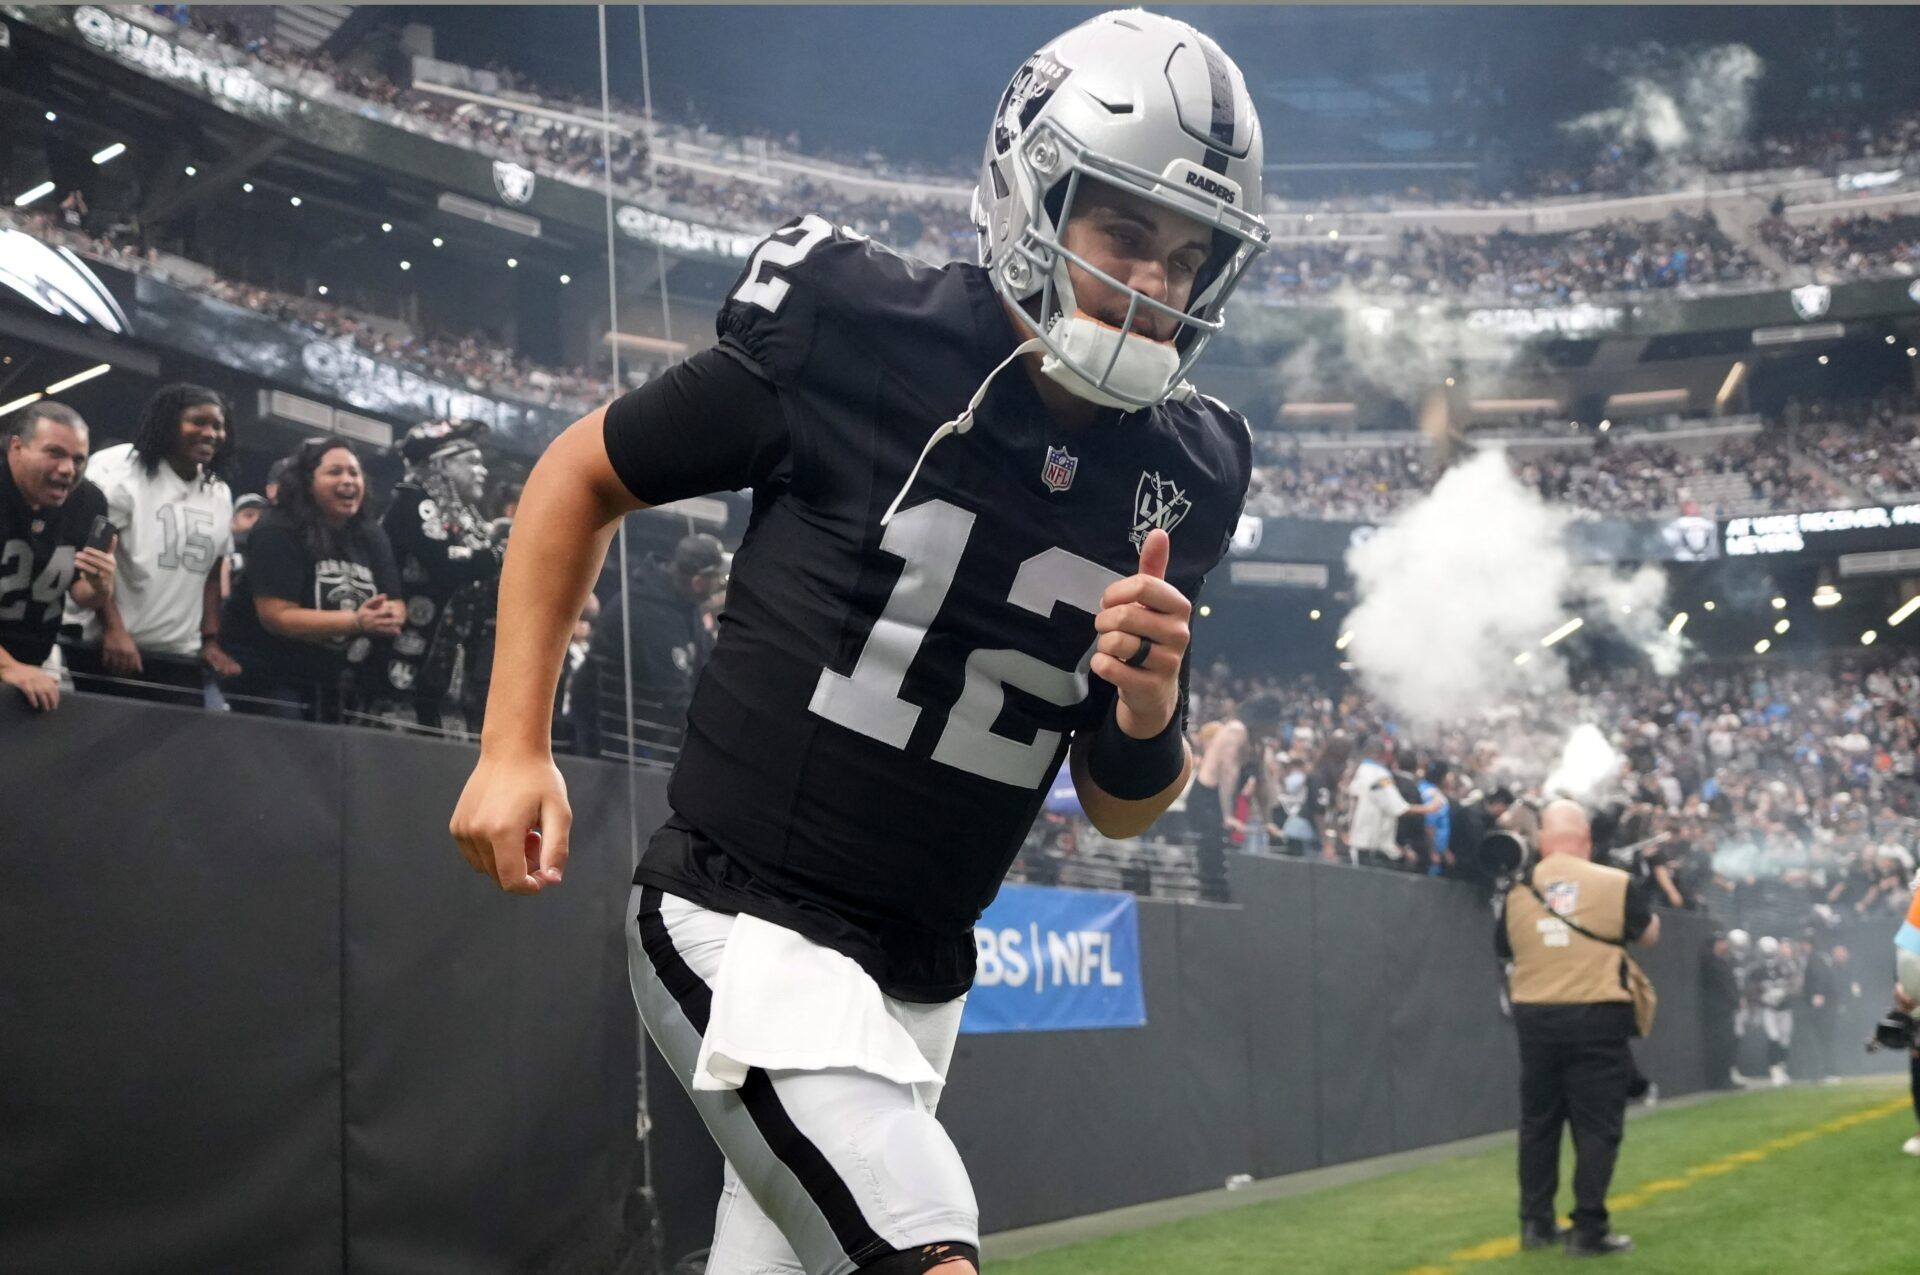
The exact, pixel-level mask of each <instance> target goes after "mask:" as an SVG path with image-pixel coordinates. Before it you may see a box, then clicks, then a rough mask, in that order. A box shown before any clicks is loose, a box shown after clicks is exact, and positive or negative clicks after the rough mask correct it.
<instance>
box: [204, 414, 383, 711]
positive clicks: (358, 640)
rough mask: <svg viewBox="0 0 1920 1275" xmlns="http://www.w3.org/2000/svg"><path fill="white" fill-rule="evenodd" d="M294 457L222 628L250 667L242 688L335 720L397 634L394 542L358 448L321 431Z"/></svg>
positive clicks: (237, 688) (238, 687)
mask: <svg viewBox="0 0 1920 1275" xmlns="http://www.w3.org/2000/svg"><path fill="white" fill-rule="evenodd" d="M292 459H293V467H292V470H291V471H290V472H289V473H288V475H287V481H286V482H285V483H284V484H283V485H282V486H281V488H280V490H279V491H278V493H276V496H277V498H276V500H275V503H274V507H273V508H272V509H271V510H269V511H268V512H267V514H266V515H265V516H264V517H262V518H261V519H260V522H259V524H258V525H257V526H255V527H254V529H253V536H252V539H251V541H250V542H249V544H248V547H247V570H246V573H245V575H243V576H242V577H241V580H240V584H239V587H238V588H236V589H235V591H234V594H233V596H232V597H231V598H229V599H228V601H227V610H226V616H225V622H224V630H223V631H224V632H225V634H226V635H227V636H228V638H229V646H230V647H231V648H232V649H233V651H234V652H235V658H236V659H238V660H239V661H240V665H241V667H242V668H244V669H245V670H246V673H245V675H244V676H243V677H242V678H241V679H240V680H239V681H237V682H236V683H235V684H234V685H233V687H232V689H233V691H234V693H235V694H236V695H239V696H246V697H252V698H258V699H266V700H272V701H278V702H279V705H277V706H276V707H275V708H269V709H268V710H266V711H269V712H274V711H276V708H281V706H284V705H286V704H289V703H298V704H300V705H301V706H302V707H303V709H304V712H303V713H302V714H301V715H302V716H307V717H309V718H317V719H319V720H332V719H335V718H337V717H338V715H339V692H340V684H341V682H342V680H343V678H345V677H346V676H347V675H348V674H349V673H350V672H351V671H352V670H354V669H355V668H357V667H358V666H359V665H361V664H362V663H364V662H365V661H366V660H367V659H368V658H370V656H371V655H372V653H373V651H374V644H375V642H376V641H377V640H379V639H385V638H392V637H393V636H394V635H396V634H398V633H399V632H400V629H401V626H402V624H403V623H404V622H405V620H406V607H405V604H404V603H402V602H401V601H399V599H398V598H397V597H395V596H394V595H396V594H398V593H399V592H400V587H401V586H400V572H399V570H398V568H397V567H395V565H394V559H393V548H392V546H391V545H390V544H389V543H388V542H387V537H386V533H385V532H383V531H381V529H380V527H379V524H377V523H376V522H374V521H373V520H372V519H371V518H369V517H367V514H366V491H367V484H366V477H365V475H364V474H363V473H362V472H361V469H360V460H359V458H358V457H357V456H355V455H354V453H353V449H352V448H351V447H349V446H347V445H346V444H345V443H343V442H339V441H338V440H335V439H328V438H314V439H308V440H307V441H306V442H305V443H302V444H301V445H300V448H299V450H298V451H296V452H295V453H294V454H293V458H292ZM242 652H244V654H242ZM242 702H243V703H244V701H242ZM282 711H283V709H282Z"/></svg>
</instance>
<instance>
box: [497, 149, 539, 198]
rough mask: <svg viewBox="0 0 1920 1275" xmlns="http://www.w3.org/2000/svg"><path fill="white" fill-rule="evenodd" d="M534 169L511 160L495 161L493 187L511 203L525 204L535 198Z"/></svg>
mask: <svg viewBox="0 0 1920 1275" xmlns="http://www.w3.org/2000/svg"><path fill="white" fill-rule="evenodd" d="M533 182H534V176H533V170H532V169H531V168H522V167H521V166H520V165H518V164H515V163H512V162H511V161H509V160H504V159H496V160H494V161H493V188H494V189H495V190H497V191H499V192H500V198H502V199H504V200H506V201H507V202H508V203H510V204H516V205H518V204H524V203H527V202H529V201H530V200H532V198H533Z"/></svg>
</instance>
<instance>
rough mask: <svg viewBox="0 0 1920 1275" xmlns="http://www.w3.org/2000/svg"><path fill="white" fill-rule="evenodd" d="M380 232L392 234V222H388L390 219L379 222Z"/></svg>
mask: <svg viewBox="0 0 1920 1275" xmlns="http://www.w3.org/2000/svg"><path fill="white" fill-rule="evenodd" d="M380 233H381V234H383V235H390V234H392V233H393V223H392V222H390V221H383V222H381V223H380Z"/></svg>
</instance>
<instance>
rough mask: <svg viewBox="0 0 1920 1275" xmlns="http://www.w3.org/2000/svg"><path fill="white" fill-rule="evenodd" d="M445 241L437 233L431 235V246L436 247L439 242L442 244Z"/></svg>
mask: <svg viewBox="0 0 1920 1275" xmlns="http://www.w3.org/2000/svg"><path fill="white" fill-rule="evenodd" d="M445 242H446V240H444V239H442V238H441V237H440V236H439V235H435V236H434V237H433V246H434V247H436V248H438V247H439V246H440V245H441V244H444V243H445Z"/></svg>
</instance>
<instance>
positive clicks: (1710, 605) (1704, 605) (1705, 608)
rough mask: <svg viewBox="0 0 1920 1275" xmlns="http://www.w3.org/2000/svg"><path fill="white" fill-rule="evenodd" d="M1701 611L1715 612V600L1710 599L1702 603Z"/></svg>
mask: <svg viewBox="0 0 1920 1275" xmlns="http://www.w3.org/2000/svg"><path fill="white" fill-rule="evenodd" d="M1700 609H1701V610H1703V611H1711V610H1713V600H1712V599H1708V600H1707V601H1705V602H1702V603H1701V604H1700Z"/></svg>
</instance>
